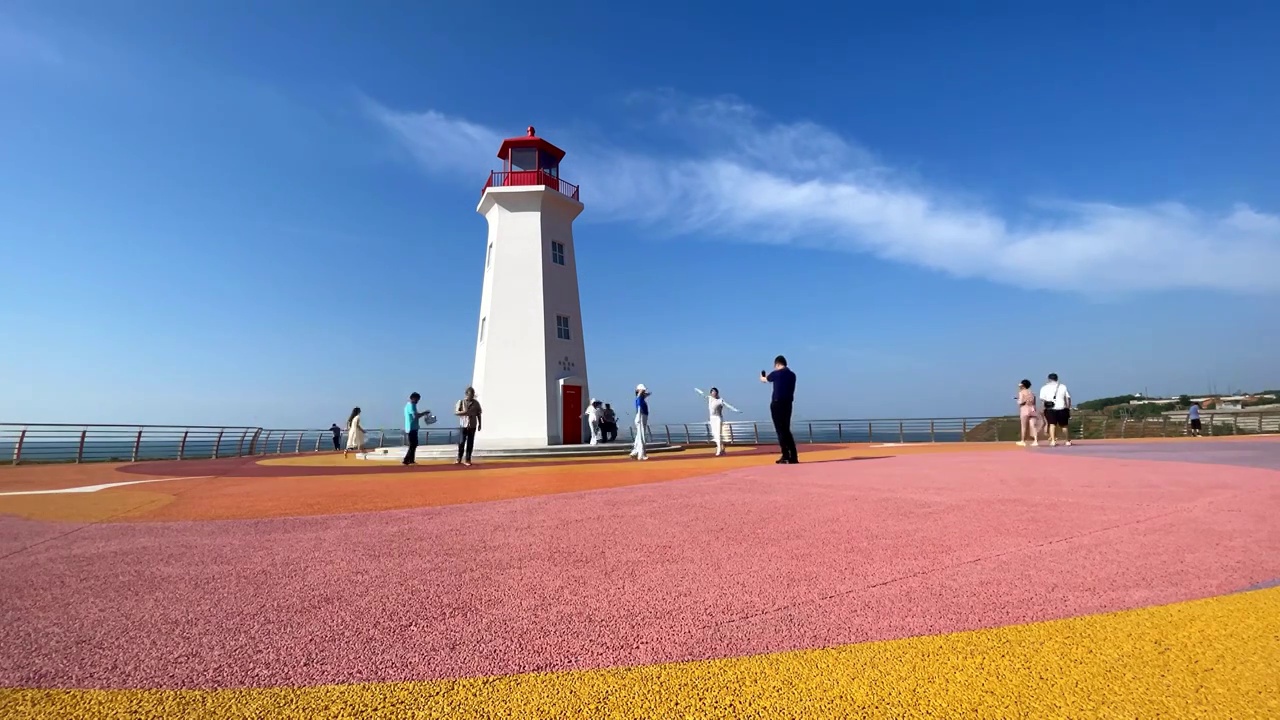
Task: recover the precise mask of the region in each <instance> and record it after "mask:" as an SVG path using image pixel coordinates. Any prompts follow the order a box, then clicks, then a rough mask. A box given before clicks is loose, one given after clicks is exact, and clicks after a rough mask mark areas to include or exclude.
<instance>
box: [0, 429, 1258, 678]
mask: <svg viewBox="0 0 1280 720" xmlns="http://www.w3.org/2000/svg"><path fill="white" fill-rule="evenodd" d="M1277 479H1280V473H1277V472H1276V471H1274V470H1267V469H1256V468H1211V467H1206V466H1204V465H1190V464H1182V463H1164V462H1148V461H1125V460H1108V459H1099V458H1083V457H1071V456H1070V455H1067V454H1066V453H1059V454H1056V455H1054V456H1052V457H1047V456H1046V455H1045V454H1043V453H1041V454H1033V453H990V454H987V453H983V454H956V455H927V456H926V455H921V456H904V457H898V458H887V459H879V460H869V461H857V462H829V463H813V464H807V465H804V464H802V465H797V466H768V467H758V468H747V469H741V470H734V471H730V472H725V473H722V474H717V475H712V476H706V477H701V478H695V479H691V480H685V481H677V482H670V483H664V484H658V485H642V486H633V487H626V488H620V489H611V490H600V491H594V492H582V493H569V494H563V495H551V496H542V497H530V498H522V499H518V500H509V501H501V502H492V503H481V504H469V505H457V506H447V507H436V508H428V509H418V510H404V511H394V512H383V513H370V514H362V515H343V516H329V517H307V518H291V519H271V520H253V521H231V522H192V523H168V524H165V523H147V524H116V525H110V524H103V525H95V526H90V527H86V528H83V529H81V530H79V531H77V532H74V533H71V534H69V535H66V536H65V537H61V538H58V539H56V540H53V541H50V542H47V543H44V544H42V545H39V546H37V547H34V548H32V549H30V550H27V551H24V552H21V553H18V554H16V555H13V556H11V557H9V558H7V559H5V560H4V561H2V562H0V603H2V611H0V685H4V686H26V687H101V688H107V687H114V688H127V687H169V688H178V687H202V688H212V687H232V686H273V685H308V684H320V683H353V682H369V681H394V680H417V679H432V678H453V677H465V676H475V675H489V674H510V673H518V672H526V671H534V670H555V669H569V668H592V667H605V666H616V665H635V664H647V663H654V662H665V661H681V660H693V659H703V658H713V657H727V656H740V655H746V654H752V653H761V652H771V651H778V650H788V649H799V648H812V647H821V646H830V645H837V644H844V643H852V642H860V641H867V640H878V639H889V638H898V637H905V636H912V635H921V634H934V633H943V632H951V631H957V630H964V629H972V628H981V627H991V626H999V625H1005V624H1010V623H1020V622H1029V621H1037V620H1046V619H1052V618H1059V617H1069V616H1075V615H1081V614H1086V613H1092V612H1098V611H1108V610H1117V609H1124V608H1132V607H1140V606H1145V605H1151V604H1158V603H1164V602H1172V601H1177V600H1184V599H1190V598H1196V597H1203V596H1211V595H1216V594H1221V593H1226V592H1232V591H1235V590H1239V589H1242V588H1244V587H1247V586H1249V585H1252V584H1256V583H1259V582H1264V581H1267V580H1270V579H1272V578H1275V577H1280V533H1278V532H1277V531H1276V529H1275V517H1276V515H1275V513H1276V510H1277V508H1280V483H1277ZM264 482H269V480H265V479H264ZM48 527H49V526H47V525H44V524H41V523H32V522H29V521H24V520H18V519H15V518H3V519H0V536H7V537H10V538H16V537H22V536H35V535H37V534H45V533H46V532H47V528H48ZM62 527H67V526H62Z"/></svg>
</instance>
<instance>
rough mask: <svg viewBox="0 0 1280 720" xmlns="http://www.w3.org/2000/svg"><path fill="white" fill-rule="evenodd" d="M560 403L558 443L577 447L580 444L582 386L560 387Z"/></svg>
mask: <svg viewBox="0 0 1280 720" xmlns="http://www.w3.org/2000/svg"><path fill="white" fill-rule="evenodd" d="M560 401H561V402H560V406H561V407H562V408H563V410H562V412H563V413H564V418H563V419H562V420H561V423H560V441H561V442H563V443H564V444H565V445H579V444H581V443H582V386H581V385H561V386H560Z"/></svg>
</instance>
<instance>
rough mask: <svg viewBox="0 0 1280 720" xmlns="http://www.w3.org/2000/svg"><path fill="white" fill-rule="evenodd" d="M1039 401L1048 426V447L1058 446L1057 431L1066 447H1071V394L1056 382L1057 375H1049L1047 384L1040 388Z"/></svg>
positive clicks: (1064, 386) (1065, 387) (1061, 384)
mask: <svg viewBox="0 0 1280 720" xmlns="http://www.w3.org/2000/svg"><path fill="white" fill-rule="evenodd" d="M1040 400H1041V401H1042V402H1043V403H1044V419H1045V422H1046V423H1048V425H1049V447H1057V445H1058V429H1059V428H1061V430H1062V438H1063V439H1064V440H1066V445H1067V447H1071V431H1070V425H1071V393H1069V392H1067V386H1066V385H1064V384H1063V383H1060V382H1058V373H1049V382H1047V383H1045V384H1044V387H1042V388H1040Z"/></svg>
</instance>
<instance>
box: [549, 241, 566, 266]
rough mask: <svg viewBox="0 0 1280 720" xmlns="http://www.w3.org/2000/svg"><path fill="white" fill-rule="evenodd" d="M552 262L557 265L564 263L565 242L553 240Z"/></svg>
mask: <svg viewBox="0 0 1280 720" xmlns="http://www.w3.org/2000/svg"><path fill="white" fill-rule="evenodd" d="M551 262H553V263H555V264H557V265H563V264H564V243H559V242H556V241H555V240H552V241H551Z"/></svg>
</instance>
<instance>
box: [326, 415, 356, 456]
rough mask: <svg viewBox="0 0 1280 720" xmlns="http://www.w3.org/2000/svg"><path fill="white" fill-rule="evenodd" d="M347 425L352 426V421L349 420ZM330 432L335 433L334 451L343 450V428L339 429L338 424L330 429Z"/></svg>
mask: <svg viewBox="0 0 1280 720" xmlns="http://www.w3.org/2000/svg"><path fill="white" fill-rule="evenodd" d="M347 424H348V425H349V424H351V421H350V420H347ZM329 432H331V433H333V449H334V450H341V449H342V428H340V427H338V423H334V424H333V426H332V427H330V428H329Z"/></svg>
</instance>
